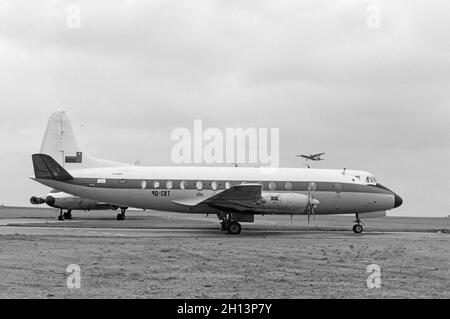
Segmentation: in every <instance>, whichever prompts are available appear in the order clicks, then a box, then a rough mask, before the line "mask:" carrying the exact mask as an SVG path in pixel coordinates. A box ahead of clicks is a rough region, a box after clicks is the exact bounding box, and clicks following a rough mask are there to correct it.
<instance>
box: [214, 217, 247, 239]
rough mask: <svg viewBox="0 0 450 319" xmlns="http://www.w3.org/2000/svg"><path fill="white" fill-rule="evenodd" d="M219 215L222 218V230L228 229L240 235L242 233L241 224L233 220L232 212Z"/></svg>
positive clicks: (229, 232) (229, 231)
mask: <svg viewBox="0 0 450 319" xmlns="http://www.w3.org/2000/svg"><path fill="white" fill-rule="evenodd" d="M217 217H218V218H219V220H220V226H221V230H223V231H226V232H227V233H228V234H231V235H239V234H240V233H241V230H242V227H241V224H239V223H238V222H237V221H235V220H232V219H231V216H230V214H226V216H222V215H220V214H217Z"/></svg>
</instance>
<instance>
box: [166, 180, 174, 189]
mask: <svg viewBox="0 0 450 319" xmlns="http://www.w3.org/2000/svg"><path fill="white" fill-rule="evenodd" d="M172 186H173V183H172V181H167V183H166V188H167V189H171V188H172Z"/></svg>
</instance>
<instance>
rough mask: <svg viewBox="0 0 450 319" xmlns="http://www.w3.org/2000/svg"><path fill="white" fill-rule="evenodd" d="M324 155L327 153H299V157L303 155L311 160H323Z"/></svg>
mask: <svg viewBox="0 0 450 319" xmlns="http://www.w3.org/2000/svg"><path fill="white" fill-rule="evenodd" d="M322 155H325V153H317V154H309V155H306V154H300V155H297V157H303V158H305V159H306V160H311V161H323V160H324V158H321V156H322Z"/></svg>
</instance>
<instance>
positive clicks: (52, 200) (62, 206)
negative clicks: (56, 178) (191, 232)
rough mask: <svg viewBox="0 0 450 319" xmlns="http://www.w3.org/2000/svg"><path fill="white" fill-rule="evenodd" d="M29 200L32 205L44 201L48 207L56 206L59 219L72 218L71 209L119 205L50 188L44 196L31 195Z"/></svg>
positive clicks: (90, 209)
mask: <svg viewBox="0 0 450 319" xmlns="http://www.w3.org/2000/svg"><path fill="white" fill-rule="evenodd" d="M30 202H31V204H33V205H40V204H44V203H45V204H47V205H48V206H50V207H53V208H58V209H59V210H60V211H59V212H60V213H59V215H58V219H59V220H64V219H72V211H73V210H82V211H92V210H108V209H111V210H117V209H119V206H115V205H111V204H107V203H101V202H98V201H95V200H92V199H87V198H81V197H78V196H74V195H70V194H67V193H64V192H60V191H58V190H55V189H53V190H51V191H50V192H49V193H48V194H47V195H45V197H37V196H32V197H31V198H30ZM122 209H123V208H122ZM64 210H65V212H64ZM121 216H122V215H121Z"/></svg>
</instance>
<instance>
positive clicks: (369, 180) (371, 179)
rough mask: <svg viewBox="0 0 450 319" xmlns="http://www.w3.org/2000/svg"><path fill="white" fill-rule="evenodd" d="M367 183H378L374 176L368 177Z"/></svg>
mask: <svg viewBox="0 0 450 319" xmlns="http://www.w3.org/2000/svg"><path fill="white" fill-rule="evenodd" d="M366 181H367V183H376V182H377V180H376V179H375V177H373V176H367V177H366Z"/></svg>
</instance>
